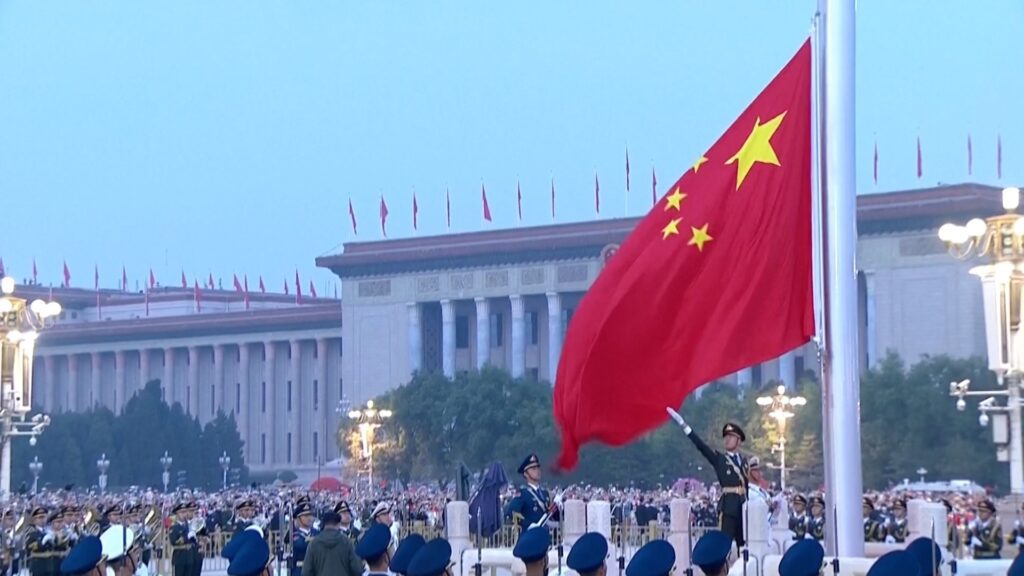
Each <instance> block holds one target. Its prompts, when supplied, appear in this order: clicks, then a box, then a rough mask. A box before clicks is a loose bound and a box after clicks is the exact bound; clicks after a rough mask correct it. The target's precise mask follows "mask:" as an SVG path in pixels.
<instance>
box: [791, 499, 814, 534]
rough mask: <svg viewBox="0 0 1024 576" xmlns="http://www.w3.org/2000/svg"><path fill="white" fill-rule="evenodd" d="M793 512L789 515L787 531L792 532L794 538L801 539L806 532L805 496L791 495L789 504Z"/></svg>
mask: <svg viewBox="0 0 1024 576" xmlns="http://www.w3.org/2000/svg"><path fill="white" fill-rule="evenodd" d="M791 507H792V509H793V512H792V513H791V514H790V515H789V531H790V532H792V533H793V539H794V540H803V539H804V536H805V535H806V534H807V522H808V520H809V518H808V516H807V497H806V496H804V495H803V494H796V495H795V496H793V502H792V504H791Z"/></svg>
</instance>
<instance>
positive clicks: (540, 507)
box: [504, 454, 559, 530]
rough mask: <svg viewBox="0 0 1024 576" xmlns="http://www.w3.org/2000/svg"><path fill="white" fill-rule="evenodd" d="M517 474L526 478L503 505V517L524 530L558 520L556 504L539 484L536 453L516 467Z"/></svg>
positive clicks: (538, 463)
mask: <svg viewBox="0 0 1024 576" xmlns="http://www.w3.org/2000/svg"><path fill="white" fill-rule="evenodd" d="M518 472H519V474H520V475H521V476H522V477H523V479H524V480H526V483H525V484H522V485H520V486H519V492H518V493H517V494H516V495H515V497H514V498H512V500H510V501H509V503H508V505H507V506H506V507H505V514H504V515H505V518H507V519H510V520H512V521H513V523H515V522H516V521H517V520H518V522H519V525H520V526H522V528H523V529H524V530H525V529H527V528H532V527H534V526H538V525H546V524H547V523H548V522H552V523H557V522H558V521H559V510H558V504H557V503H555V501H554V500H553V499H552V498H551V494H550V493H548V491H547V490H545V489H544V488H543V487H542V486H541V485H540V481H541V468H540V458H538V457H537V455H536V454H530V455H529V456H527V457H526V458H525V459H524V460H523V462H522V463H521V464H520V465H519V468H518Z"/></svg>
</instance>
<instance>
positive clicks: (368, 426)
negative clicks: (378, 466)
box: [348, 400, 394, 490]
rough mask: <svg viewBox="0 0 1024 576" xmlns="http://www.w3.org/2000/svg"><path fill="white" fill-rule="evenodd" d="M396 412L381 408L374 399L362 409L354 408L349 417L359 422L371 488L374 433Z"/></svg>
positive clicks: (360, 438)
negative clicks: (375, 405)
mask: <svg viewBox="0 0 1024 576" xmlns="http://www.w3.org/2000/svg"><path fill="white" fill-rule="evenodd" d="M393 415H394V413H393V412H392V411H391V410H380V409H377V408H375V407H374V405H373V400H370V401H368V402H367V403H366V407H365V408H363V409H362V410H352V411H350V412H349V413H348V417H349V418H351V419H352V420H355V421H356V422H358V429H359V440H360V441H361V442H362V445H363V458H366V459H367V462H368V467H367V468H368V471H369V472H368V474H369V476H368V480H369V484H370V489H371V490H372V489H373V444H374V435H375V433H376V431H377V429H378V428H380V427H381V425H383V424H384V421H385V420H387V419H389V418H391V416H393Z"/></svg>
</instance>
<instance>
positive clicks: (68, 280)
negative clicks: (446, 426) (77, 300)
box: [64, 260, 71, 288]
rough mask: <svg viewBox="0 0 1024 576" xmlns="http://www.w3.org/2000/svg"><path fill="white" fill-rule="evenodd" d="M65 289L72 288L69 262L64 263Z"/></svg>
mask: <svg viewBox="0 0 1024 576" xmlns="http://www.w3.org/2000/svg"><path fill="white" fill-rule="evenodd" d="M64 287H65V288H70V287H71V270H70V269H69V268H68V261H67V260H65V261H64Z"/></svg>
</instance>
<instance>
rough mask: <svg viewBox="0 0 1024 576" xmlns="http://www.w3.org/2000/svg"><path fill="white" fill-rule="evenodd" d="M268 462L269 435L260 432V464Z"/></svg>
mask: <svg viewBox="0 0 1024 576" xmlns="http://www.w3.org/2000/svg"><path fill="white" fill-rule="evenodd" d="M266 463H267V435H266V434H260V464H266Z"/></svg>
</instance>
